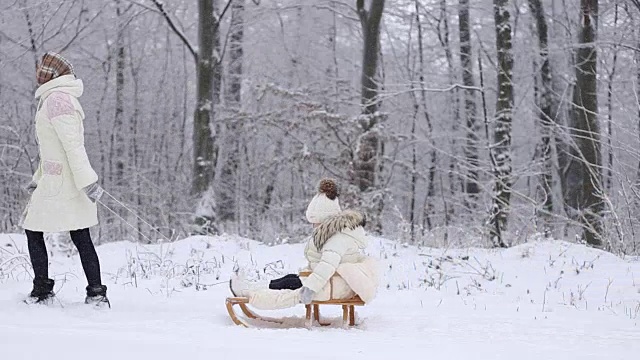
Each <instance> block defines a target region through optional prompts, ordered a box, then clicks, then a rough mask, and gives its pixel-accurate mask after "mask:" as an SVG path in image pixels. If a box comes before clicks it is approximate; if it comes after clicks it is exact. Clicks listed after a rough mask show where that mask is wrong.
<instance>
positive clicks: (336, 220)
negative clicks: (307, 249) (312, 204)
mask: <svg viewBox="0 0 640 360" xmlns="http://www.w3.org/2000/svg"><path fill="white" fill-rule="evenodd" d="M364 225H365V216H364V214H362V213H360V212H358V211H353V210H345V211H342V212H340V213H339V214H337V215H334V216H331V217H329V218H328V219H326V220H325V221H323V222H322V224H320V225H318V227H316V228H315V229H314V230H313V243H314V245H315V246H316V248H317V249H318V250H322V247H323V246H324V244H325V243H326V242H327V241H328V240H329V239H330V238H331V237H332V236H333V235H335V234H336V233H339V232H342V231H348V230H354V229H356V228H358V227H363V226H364Z"/></svg>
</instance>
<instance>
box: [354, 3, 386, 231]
mask: <svg viewBox="0 0 640 360" xmlns="http://www.w3.org/2000/svg"><path fill="white" fill-rule="evenodd" d="M384 3H385V0H372V1H371V4H370V8H369V9H368V10H367V9H366V7H365V1H364V0H357V1H356V5H357V9H358V15H359V17H360V23H361V25H362V33H363V36H364V50H363V56H362V77H361V82H362V84H361V86H362V94H361V105H362V116H361V119H360V126H361V128H362V134H361V135H360V136H359V138H358V148H357V153H356V159H355V161H354V164H353V167H354V174H353V175H354V178H353V182H354V184H355V185H357V187H358V189H359V190H360V192H361V193H362V194H363V195H364V196H365V197H372V199H369V200H370V205H371V207H372V209H373V210H374V212H375V213H376V216H373V221H372V223H373V227H374V228H375V230H376V231H377V232H380V231H381V230H382V223H381V221H380V219H379V215H380V212H381V209H380V206H381V205H380V204H381V201H382V196H380V195H379V194H378V195H376V194H375V190H376V183H375V179H376V169H377V167H378V151H379V149H380V148H381V147H382V143H381V142H382V139H381V137H380V134H379V133H378V131H377V129H376V125H377V124H378V122H379V121H380V114H379V113H378V106H379V104H378V83H377V80H376V73H377V71H378V57H379V48H380V22H381V20H382V12H383V10H384ZM369 200H367V201H369Z"/></svg>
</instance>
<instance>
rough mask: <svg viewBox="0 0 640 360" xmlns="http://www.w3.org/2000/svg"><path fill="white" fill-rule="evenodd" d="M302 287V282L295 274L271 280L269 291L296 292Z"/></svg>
mask: <svg viewBox="0 0 640 360" xmlns="http://www.w3.org/2000/svg"><path fill="white" fill-rule="evenodd" d="M301 287H302V281H300V277H298V275H296V274H289V275H286V276H284V277H281V278H279V279H275V280H271V282H270V283H269V289H271V290H296V289H299V288H301Z"/></svg>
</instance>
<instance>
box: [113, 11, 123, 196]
mask: <svg viewBox="0 0 640 360" xmlns="http://www.w3.org/2000/svg"><path fill="white" fill-rule="evenodd" d="M116 21H117V30H116V106H115V108H116V109H115V110H116V114H115V118H114V121H115V123H114V125H113V133H112V137H111V141H112V142H113V144H112V146H113V147H114V148H115V174H114V176H115V179H114V180H115V181H114V182H115V184H117V185H120V183H121V181H122V178H123V175H124V163H125V159H124V154H125V149H124V148H125V142H124V136H123V135H124V134H123V133H124V72H125V60H126V58H125V51H124V19H123V13H122V3H121V0H116Z"/></svg>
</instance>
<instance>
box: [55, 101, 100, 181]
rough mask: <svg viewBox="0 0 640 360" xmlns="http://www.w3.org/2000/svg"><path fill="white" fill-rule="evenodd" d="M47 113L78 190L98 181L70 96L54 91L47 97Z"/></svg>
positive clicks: (80, 122) (78, 116)
mask: <svg viewBox="0 0 640 360" xmlns="http://www.w3.org/2000/svg"><path fill="white" fill-rule="evenodd" d="M46 107H47V115H48V118H49V121H51V125H52V126H53V128H54V130H55V132H56V134H57V135H58V138H59V139H60V143H61V144H62V147H63V148H64V151H65V153H66V154H67V161H68V162H69V167H70V168H71V173H72V174H73V180H74V181H75V184H76V187H77V189H78V190H81V189H83V188H85V187H87V186H88V185H91V184H93V183H95V182H97V181H98V174H96V172H95V171H94V170H93V168H92V167H91V164H90V162H89V157H88V156H87V152H86V150H85V147H84V128H83V126H82V118H81V117H80V114H79V113H78V112H77V111H76V109H75V108H74V106H73V102H72V100H71V96H70V95H68V94H65V93H62V92H55V93H53V94H51V95H50V96H49V97H48V98H47V104H46Z"/></svg>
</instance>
